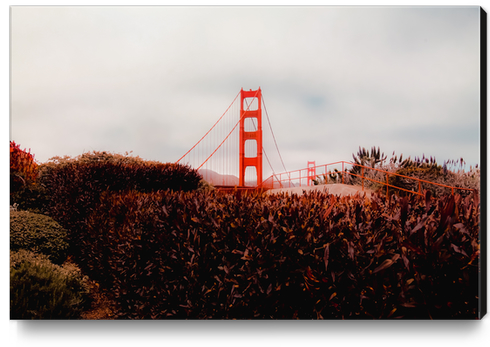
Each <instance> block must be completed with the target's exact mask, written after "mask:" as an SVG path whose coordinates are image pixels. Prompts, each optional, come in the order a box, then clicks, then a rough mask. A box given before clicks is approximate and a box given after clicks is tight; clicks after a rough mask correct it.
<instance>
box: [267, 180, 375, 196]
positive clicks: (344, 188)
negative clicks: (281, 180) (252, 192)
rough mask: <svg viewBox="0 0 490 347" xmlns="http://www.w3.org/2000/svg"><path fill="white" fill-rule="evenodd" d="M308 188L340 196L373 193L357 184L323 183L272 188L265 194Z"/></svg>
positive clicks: (300, 192)
mask: <svg viewBox="0 0 490 347" xmlns="http://www.w3.org/2000/svg"><path fill="white" fill-rule="evenodd" d="M310 190H320V191H326V192H328V193H329V194H334V195H340V196H347V195H355V194H356V193H359V194H360V195H361V196H362V195H363V194H364V193H366V196H371V195H372V194H373V193H374V192H373V191H371V190H369V189H367V188H364V191H363V190H362V187H361V186H357V185H350V184H340V183H333V184H323V185H318V186H307V187H292V188H274V189H269V190H268V191H266V194H275V193H282V192H285V193H289V194H303V192H305V191H306V192H307V191H310Z"/></svg>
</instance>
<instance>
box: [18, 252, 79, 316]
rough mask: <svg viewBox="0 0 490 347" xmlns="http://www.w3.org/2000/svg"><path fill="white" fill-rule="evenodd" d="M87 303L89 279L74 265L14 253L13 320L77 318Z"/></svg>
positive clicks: (32, 254)
mask: <svg viewBox="0 0 490 347" xmlns="http://www.w3.org/2000/svg"><path fill="white" fill-rule="evenodd" d="M87 303H88V289H87V286H86V284H85V279H84V278H83V277H82V275H81V274H80V271H79V269H78V268H77V267H75V266H74V265H65V266H63V267H61V266H58V265H55V264H53V263H51V262H50V261H49V259H48V258H47V257H45V256H43V255H36V254H35V253H32V252H29V251H26V250H19V251H18V252H12V251H11V252H10V319H77V318H79V317H80V313H81V312H82V311H83V310H84V309H85V308H86V305H87Z"/></svg>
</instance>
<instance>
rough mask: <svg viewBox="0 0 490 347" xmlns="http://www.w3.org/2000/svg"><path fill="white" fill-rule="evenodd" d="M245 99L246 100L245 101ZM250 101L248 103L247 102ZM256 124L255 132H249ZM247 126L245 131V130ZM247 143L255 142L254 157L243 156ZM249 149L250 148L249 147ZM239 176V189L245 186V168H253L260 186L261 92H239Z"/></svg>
mask: <svg viewBox="0 0 490 347" xmlns="http://www.w3.org/2000/svg"><path fill="white" fill-rule="evenodd" d="M245 99H247V100H245ZM248 99H250V102H248ZM245 101H247V104H248V105H252V107H250V108H255V105H256V106H257V109H250V108H249V107H247V106H245V107H244V102H245ZM255 122H256V124H257V128H256V130H253V131H250V130H249V128H250V126H249V124H255ZM245 124H247V129H245ZM247 141H255V142H256V148H257V151H256V155H255V156H250V155H249V156H247V157H246V156H245V143H246V142H247ZM249 148H250V147H249ZM239 152H240V153H239V176H238V182H239V183H238V184H239V186H241V187H244V186H245V171H246V169H247V167H250V166H251V167H255V169H256V171H257V186H261V185H262V91H261V90H260V88H259V89H258V90H249V91H245V90H243V88H242V90H241V91H240V135H239Z"/></svg>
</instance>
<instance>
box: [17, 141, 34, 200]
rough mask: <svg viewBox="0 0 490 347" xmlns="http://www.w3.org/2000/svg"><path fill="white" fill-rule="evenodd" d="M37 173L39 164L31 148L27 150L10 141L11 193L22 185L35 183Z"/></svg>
mask: <svg viewBox="0 0 490 347" xmlns="http://www.w3.org/2000/svg"><path fill="white" fill-rule="evenodd" d="M37 174H38V166H37V164H36V163H35V162H34V155H32V154H31V152H30V150H29V152H26V151H25V149H24V150H21V149H20V145H18V144H16V143H15V142H14V141H10V193H11V194H12V193H15V192H17V191H18V190H19V189H21V188H22V187H26V186H29V185H31V184H33V183H34V182H35V181H36V178H37ZM12 203H13V202H12V201H11V204H12Z"/></svg>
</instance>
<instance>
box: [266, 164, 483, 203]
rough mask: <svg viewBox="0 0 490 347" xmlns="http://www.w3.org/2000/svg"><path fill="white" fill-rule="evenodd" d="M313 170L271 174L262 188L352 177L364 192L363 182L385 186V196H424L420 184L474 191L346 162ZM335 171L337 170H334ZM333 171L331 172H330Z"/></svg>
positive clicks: (297, 185) (342, 179) (342, 180)
mask: <svg viewBox="0 0 490 347" xmlns="http://www.w3.org/2000/svg"><path fill="white" fill-rule="evenodd" d="M348 167H349V168H350V169H351V170H350V171H349V170H346V169H347V168H348ZM354 167H359V168H360V173H354V172H351V171H354V170H352V168H354ZM328 168H330V171H328ZM314 169H315V175H314V177H313V176H312V175H311V174H308V170H311V167H310V168H306V169H301V170H295V171H290V172H283V173H279V174H273V175H272V176H270V177H269V178H267V179H266V180H265V181H264V182H263V184H262V187H264V188H267V189H273V188H292V187H305V186H311V185H313V184H314V183H313V179H317V178H318V177H321V176H323V177H324V178H325V180H326V181H324V182H323V184H328V180H329V178H330V179H331V180H332V181H334V182H333V183H343V184H345V183H352V181H353V179H352V178H353V177H356V178H358V179H360V181H361V186H362V190H363V191H364V188H365V187H364V186H365V180H368V181H371V182H374V183H377V184H381V185H384V186H386V195H388V193H389V188H390V187H391V188H395V189H398V190H401V191H405V192H408V193H412V194H417V195H421V196H423V195H424V192H423V190H422V183H425V184H429V185H432V186H439V187H443V188H448V189H451V194H452V195H454V191H455V190H466V191H474V189H471V188H461V187H452V186H448V185H445V184H441V183H435V182H431V181H427V180H423V179H420V178H415V177H410V176H406V175H401V174H397V173H394V172H389V171H386V170H381V169H376V168H373V167H369V166H365V165H360V164H356V163H352V162H348V161H338V162H334V163H330V164H324V165H317V166H315V167H314ZM335 169H337V170H335ZM332 170H333V171H332ZM367 170H372V171H369V172H375V174H374V175H373V174H371V176H374V177H369V176H366V171H367ZM379 177H383V178H384V177H386V180H383V181H381V180H379V179H377V178H379ZM390 177H400V178H404V179H406V180H411V181H413V182H414V183H415V185H416V187H417V190H409V189H406V188H403V187H398V186H395V185H393V184H391V183H390Z"/></svg>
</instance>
